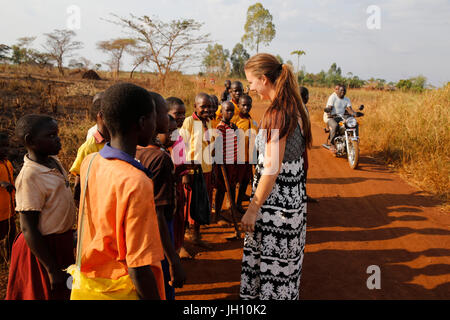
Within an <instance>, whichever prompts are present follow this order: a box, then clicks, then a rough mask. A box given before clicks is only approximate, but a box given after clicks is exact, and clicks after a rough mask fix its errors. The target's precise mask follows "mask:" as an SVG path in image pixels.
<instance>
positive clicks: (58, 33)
mask: <svg viewBox="0 0 450 320" xmlns="http://www.w3.org/2000/svg"><path fill="white" fill-rule="evenodd" d="M44 35H45V36H46V37H47V40H46V43H45V45H43V47H44V49H45V50H46V51H47V53H48V54H49V55H50V56H51V57H52V58H53V59H54V60H55V61H56V64H57V66H58V70H59V72H60V73H61V74H62V75H64V69H63V62H64V59H65V58H68V57H72V56H73V52H74V51H76V50H80V49H82V48H83V43H82V42H80V41H73V38H74V37H75V36H76V33H75V32H74V31H72V30H65V29H63V30H58V29H55V30H54V31H53V32H52V33H45V34H44Z"/></svg>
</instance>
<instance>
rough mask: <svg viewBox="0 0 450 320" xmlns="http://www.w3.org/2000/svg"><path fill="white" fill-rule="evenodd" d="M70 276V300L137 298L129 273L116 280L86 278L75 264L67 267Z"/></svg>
mask: <svg viewBox="0 0 450 320" xmlns="http://www.w3.org/2000/svg"><path fill="white" fill-rule="evenodd" d="M66 271H67V273H69V274H70V275H71V276H72V279H73V280H72V293H71V296H70V300H138V299H139V296H138V294H137V292H136V288H135V287H134V284H133V282H132V281H131V278H130V276H129V275H126V276H123V277H121V278H119V279H117V280H112V279H105V278H88V277H86V276H85V275H84V274H83V273H82V272H81V271H80V269H79V268H78V267H77V266H76V265H71V266H70V267H69V268H67V270H66Z"/></svg>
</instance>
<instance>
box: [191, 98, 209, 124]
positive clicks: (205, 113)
mask: <svg viewBox="0 0 450 320" xmlns="http://www.w3.org/2000/svg"><path fill="white" fill-rule="evenodd" d="M210 106H211V99H209V98H208V97H203V98H199V99H198V100H197V101H196V102H195V104H194V109H195V113H197V116H198V117H199V118H200V119H201V120H208V119H209V108H210Z"/></svg>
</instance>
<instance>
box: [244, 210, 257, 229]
mask: <svg viewBox="0 0 450 320" xmlns="http://www.w3.org/2000/svg"><path fill="white" fill-rule="evenodd" d="M257 216H258V210H255V209H253V208H252V206H249V208H248V209H247V212H246V213H245V214H244V216H243V217H242V219H241V228H242V231H244V232H253V231H255V222H256V218H257Z"/></svg>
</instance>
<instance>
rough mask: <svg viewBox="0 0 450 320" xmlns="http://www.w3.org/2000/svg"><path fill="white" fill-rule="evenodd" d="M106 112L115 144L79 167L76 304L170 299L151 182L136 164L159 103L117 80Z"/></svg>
mask: <svg viewBox="0 0 450 320" xmlns="http://www.w3.org/2000/svg"><path fill="white" fill-rule="evenodd" d="M101 110H102V112H103V117H104V121H105V125H106V127H107V128H108V131H109V133H110V135H111V142H108V143H107V144H106V145H105V147H104V148H103V149H102V150H101V151H100V152H99V153H94V154H91V155H89V156H87V157H86V159H85V160H84V161H83V164H82V165H81V171H80V177H81V186H82V190H81V200H80V204H81V205H80V216H79V219H78V221H79V224H78V246H77V265H76V266H71V267H70V268H69V270H68V272H69V273H71V274H72V276H73V277H74V283H73V286H72V295H71V299H72V300H91V299H92V300H105V299H113V300H114V299H119V300H125V299H131V300H132V299H155V300H159V299H164V298H165V293H164V278H163V273H162V269H161V261H162V260H163V259H164V253H163V247H162V244H161V238H160V234H159V230H158V220H157V216H156V210H155V202H154V199H153V182H152V180H151V179H150V177H151V174H150V173H149V172H148V170H147V169H146V168H145V167H144V166H142V164H140V163H139V162H138V161H137V160H135V155H136V146H137V145H140V146H147V145H148V144H149V142H150V139H151V137H152V136H153V134H154V131H155V127H156V123H155V121H156V117H155V105H154V101H153V99H152V98H151V96H150V94H149V92H148V91H147V90H145V89H144V88H141V87H138V86H136V85H134V84H130V83H119V84H116V85H113V86H111V87H110V88H108V89H107V90H106V91H105V93H104V96H103V98H102V106H101ZM92 287H95V290H93V289H91V288H92Z"/></svg>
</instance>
